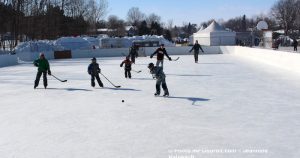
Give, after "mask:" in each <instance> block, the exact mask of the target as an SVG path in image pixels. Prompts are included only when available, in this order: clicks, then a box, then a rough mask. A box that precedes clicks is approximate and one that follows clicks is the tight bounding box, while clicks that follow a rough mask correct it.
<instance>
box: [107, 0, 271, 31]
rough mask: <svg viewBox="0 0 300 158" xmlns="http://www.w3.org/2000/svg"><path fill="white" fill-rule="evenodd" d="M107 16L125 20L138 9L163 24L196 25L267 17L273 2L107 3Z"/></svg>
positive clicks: (132, 0)
mask: <svg viewBox="0 0 300 158" xmlns="http://www.w3.org/2000/svg"><path fill="white" fill-rule="evenodd" d="M107 1H108V4H109V6H108V15H117V16H118V17H119V18H121V19H124V20H126V16H127V12H128V10H129V9H130V8H132V7H138V8H139V9H140V11H142V12H143V13H145V14H147V15H148V14H150V13H155V14H157V15H159V16H161V17H162V21H163V22H167V21H168V20H170V19H172V20H173V22H174V24H175V25H182V24H183V22H191V23H195V24H198V25H199V24H200V23H201V22H204V21H207V20H209V19H212V18H213V19H215V20H219V19H224V20H228V19H229V18H233V17H236V16H242V15H243V14H245V15H246V16H247V17H252V16H254V15H258V14H260V13H265V14H267V13H269V11H270V8H271V7H272V6H273V5H274V3H275V2H276V1H277V0H107Z"/></svg>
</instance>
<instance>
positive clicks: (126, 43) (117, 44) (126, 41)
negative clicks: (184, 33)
mask: <svg viewBox="0 0 300 158" xmlns="http://www.w3.org/2000/svg"><path fill="white" fill-rule="evenodd" d="M133 42H158V43H159V44H164V45H165V46H167V47H174V46H175V44H174V43H172V42H170V41H168V40H166V39H165V38H164V37H163V36H157V35H152V36H151V35H143V36H133V37H123V38H109V37H106V38H105V37H104V38H100V47H102V48H124V47H125V48H128V47H130V46H131V45H132V43H133Z"/></svg>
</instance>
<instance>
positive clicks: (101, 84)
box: [91, 74, 103, 87]
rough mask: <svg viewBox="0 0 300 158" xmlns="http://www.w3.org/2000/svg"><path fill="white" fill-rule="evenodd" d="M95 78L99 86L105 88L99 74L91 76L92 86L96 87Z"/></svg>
mask: <svg viewBox="0 0 300 158" xmlns="http://www.w3.org/2000/svg"><path fill="white" fill-rule="evenodd" d="M95 78H96V80H97V82H98V84H99V86H100V87H103V83H102V82H101V80H100V77H99V74H92V75H91V86H92V87H95Z"/></svg>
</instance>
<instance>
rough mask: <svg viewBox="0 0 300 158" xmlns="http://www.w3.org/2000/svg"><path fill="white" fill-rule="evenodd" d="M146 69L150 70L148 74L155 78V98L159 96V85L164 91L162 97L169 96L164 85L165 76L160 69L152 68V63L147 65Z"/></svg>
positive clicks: (165, 84)
mask: <svg viewBox="0 0 300 158" xmlns="http://www.w3.org/2000/svg"><path fill="white" fill-rule="evenodd" d="M148 68H149V69H150V73H151V74H152V75H153V76H154V77H155V78H156V92H155V94H154V95H155V96H159V95H160V85H162V88H163V90H164V95H163V96H164V97H167V96H169V90H168V87H167V83H166V75H165V73H164V72H163V68H162V67H158V66H154V64H153V63H149V65H148Z"/></svg>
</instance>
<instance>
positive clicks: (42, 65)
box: [33, 59, 50, 71]
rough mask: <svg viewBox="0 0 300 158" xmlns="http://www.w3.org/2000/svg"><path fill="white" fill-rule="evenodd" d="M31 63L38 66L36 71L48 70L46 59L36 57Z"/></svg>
mask: <svg viewBox="0 0 300 158" xmlns="http://www.w3.org/2000/svg"><path fill="white" fill-rule="evenodd" d="M33 64H34V65H35V66H36V67H38V71H50V65H49V62H48V60H47V59H37V60H35V61H34V62H33Z"/></svg>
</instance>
